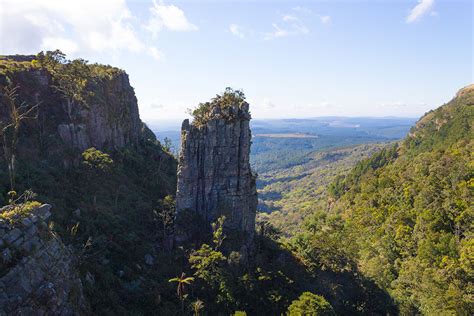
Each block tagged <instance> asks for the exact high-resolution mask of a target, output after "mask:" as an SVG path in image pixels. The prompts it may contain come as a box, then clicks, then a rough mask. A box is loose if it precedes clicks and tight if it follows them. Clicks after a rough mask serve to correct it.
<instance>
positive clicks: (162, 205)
mask: <svg viewBox="0 0 474 316" xmlns="http://www.w3.org/2000/svg"><path fill="white" fill-rule="evenodd" d="M153 212H154V213H155V215H156V216H158V218H159V219H160V221H161V224H162V229H163V241H165V240H166V236H167V235H169V234H170V233H171V230H172V227H173V226H174V225H173V224H174V221H175V216H176V201H175V200H174V198H173V196H172V195H167V196H165V198H164V199H162V200H159V201H158V209H157V210H154V211H153Z"/></svg>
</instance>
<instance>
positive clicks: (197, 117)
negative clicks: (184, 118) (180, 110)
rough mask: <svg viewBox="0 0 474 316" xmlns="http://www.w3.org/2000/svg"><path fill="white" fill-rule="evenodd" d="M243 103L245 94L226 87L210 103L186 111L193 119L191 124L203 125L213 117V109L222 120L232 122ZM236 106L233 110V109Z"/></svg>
mask: <svg viewBox="0 0 474 316" xmlns="http://www.w3.org/2000/svg"><path fill="white" fill-rule="evenodd" d="M244 102H245V94H244V93H243V92H242V91H241V90H234V89H232V88H229V87H227V88H226V89H225V91H224V92H223V93H222V94H220V95H219V94H218V95H216V96H215V97H214V98H213V99H212V100H211V101H210V102H205V103H200V104H199V105H198V107H197V108H195V109H194V110H188V112H189V114H190V115H192V117H193V118H194V121H193V124H195V125H197V126H199V125H203V124H205V123H206V122H207V121H209V120H210V119H211V118H212V117H213V114H214V113H213V111H214V109H219V110H220V111H219V112H220V114H221V115H222V117H223V118H224V119H227V120H233V119H236V118H237V117H238V114H239V113H238V110H239V108H240V106H241V105H242V104H243V103H244ZM235 106H237V109H236V110H234V109H233V107H235Z"/></svg>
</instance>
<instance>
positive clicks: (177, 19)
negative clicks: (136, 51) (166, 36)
mask: <svg viewBox="0 0 474 316" xmlns="http://www.w3.org/2000/svg"><path fill="white" fill-rule="evenodd" d="M150 13H151V17H150V19H149V20H148V23H147V25H146V26H145V28H146V29H147V30H148V31H150V32H151V33H152V34H153V36H156V35H158V33H159V32H161V30H163V29H168V30H170V31H197V30H198V27H197V26H196V25H194V24H192V23H191V22H189V21H188V19H187V18H186V15H185V14H184V11H183V10H181V9H180V8H178V7H177V6H174V5H166V4H164V3H163V1H160V2H159V3H157V2H156V0H154V1H153V6H152V7H151V8H150Z"/></svg>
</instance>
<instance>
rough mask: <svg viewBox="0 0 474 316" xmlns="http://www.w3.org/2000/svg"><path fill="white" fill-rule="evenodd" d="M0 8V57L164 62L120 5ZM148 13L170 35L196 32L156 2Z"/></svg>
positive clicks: (121, 1) (49, 1)
mask: <svg viewBox="0 0 474 316" xmlns="http://www.w3.org/2000/svg"><path fill="white" fill-rule="evenodd" d="M0 7H1V10H0V54H16V53H19V54H33V53H37V52H38V51H40V50H53V49H60V50H62V51H64V52H65V53H66V54H68V55H70V54H72V55H74V56H70V57H75V56H80V55H82V56H83V55H86V54H89V53H104V54H110V55H117V54H119V53H121V52H133V53H140V54H145V55H148V56H150V57H152V58H154V59H156V60H158V59H162V58H163V56H164V54H163V53H162V52H160V51H159V50H158V49H157V48H156V47H154V46H152V45H149V44H148V40H149V39H148V40H147V39H146V38H143V34H139V33H138V32H137V29H136V26H138V23H137V20H136V18H135V17H134V16H133V15H132V13H131V12H130V10H129V8H128V6H127V4H126V2H125V0H100V1H98V0H81V1H65V0H41V1H35V0H0ZM152 8H153V9H155V11H156V12H155V11H153V12H155V14H153V12H151V14H152V17H151V18H150V21H155V22H153V23H162V24H161V25H162V27H165V28H167V29H171V30H189V29H194V28H195V26H193V25H192V24H189V23H188V22H187V20H186V18H185V16H184V13H183V11H182V10H180V9H179V8H177V7H175V6H166V5H163V4H162V3H161V2H160V4H157V3H154V6H153V7H152ZM158 17H160V18H161V20H157V19H158ZM156 21H161V22H156ZM153 23H152V24H151V25H155V24H153ZM158 25H160V24H158ZM155 26H156V25H155Z"/></svg>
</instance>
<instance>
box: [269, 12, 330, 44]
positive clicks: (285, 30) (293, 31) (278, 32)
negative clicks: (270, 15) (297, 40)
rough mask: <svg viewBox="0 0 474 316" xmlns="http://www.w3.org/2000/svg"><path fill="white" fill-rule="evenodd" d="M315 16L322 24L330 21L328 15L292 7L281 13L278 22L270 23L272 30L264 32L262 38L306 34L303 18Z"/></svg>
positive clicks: (307, 30)
mask: <svg viewBox="0 0 474 316" xmlns="http://www.w3.org/2000/svg"><path fill="white" fill-rule="evenodd" d="M315 16H316V17H317V18H318V19H319V20H320V22H321V23H322V24H328V23H330V22H331V17H330V16H329V15H320V14H317V13H313V12H312V11H311V10H310V9H307V8H304V7H294V8H292V9H291V10H290V12H289V13H287V14H284V15H282V16H281V19H280V20H279V21H278V22H274V23H272V27H273V31H272V32H268V33H264V36H263V38H264V39H265V40H271V39H275V38H281V37H286V36H290V35H302V34H308V33H309V32H310V31H309V28H308V27H307V26H306V23H305V20H306V19H309V18H310V17H315Z"/></svg>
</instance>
